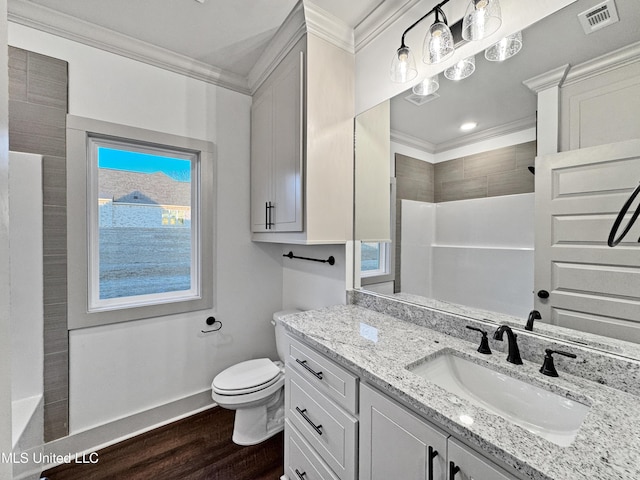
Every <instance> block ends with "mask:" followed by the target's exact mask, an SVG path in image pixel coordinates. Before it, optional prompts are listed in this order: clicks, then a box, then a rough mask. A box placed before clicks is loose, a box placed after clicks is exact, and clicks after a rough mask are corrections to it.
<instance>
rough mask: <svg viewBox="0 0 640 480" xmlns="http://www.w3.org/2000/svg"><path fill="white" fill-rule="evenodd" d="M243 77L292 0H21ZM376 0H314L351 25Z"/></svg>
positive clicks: (353, 24) (261, 50) (366, 13)
mask: <svg viewBox="0 0 640 480" xmlns="http://www.w3.org/2000/svg"><path fill="white" fill-rule="evenodd" d="M25 1H27V3H34V4H37V5H40V6H44V7H47V8H50V9H52V10H56V11H58V12H61V13H64V14H67V15H70V16H72V17H76V18H79V19H81V20H84V21H86V22H90V23H93V24H96V25H99V26H101V27H104V28H107V29H109V30H113V31H115V32H118V33H121V34H124V35H127V36H129V37H132V38H135V39H138V40H142V41H144V42H147V43H150V44H152V45H156V46H159V47H162V48H165V49H167V50H169V51H171V52H174V53H178V54H181V55H184V56H186V57H189V58H192V59H195V60H198V61H199V62H202V63H204V64H207V65H210V66H212V67H215V68H219V69H222V70H225V71H228V72H231V73H233V74H236V75H239V76H241V77H246V76H247V75H248V74H249V71H250V70H251V68H252V67H253V65H254V64H255V63H256V61H257V60H258V58H259V57H260V54H261V53H262V52H263V50H264V49H265V47H266V45H267V43H268V42H269V40H270V39H271V37H272V36H273V35H274V34H275V32H276V30H277V29H278V27H279V26H280V25H281V24H282V22H283V21H284V20H285V18H286V17H287V15H288V14H289V12H291V10H292V9H293V7H294V6H295V4H296V3H297V0H239V1H229V0H204V1H203V3H200V1H196V0H146V1H142V0H134V1H132V0H108V1H105V0H64V1H60V0H25ZM380 3H381V0H349V1H344V0H318V1H317V2H315V5H317V6H318V7H320V8H321V9H322V10H325V11H327V12H329V13H331V14H332V15H334V16H336V17H338V18H340V19H342V21H343V22H345V23H346V24H347V25H348V26H350V27H355V26H356V25H357V24H358V23H360V21H362V20H363V19H364V18H365V17H366V16H367V15H368V14H369V13H370V12H371V11H372V10H374V9H375V7H376V6H378V5H379V4H380Z"/></svg>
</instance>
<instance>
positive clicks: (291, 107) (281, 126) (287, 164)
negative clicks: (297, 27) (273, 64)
mask: <svg viewBox="0 0 640 480" xmlns="http://www.w3.org/2000/svg"><path fill="white" fill-rule="evenodd" d="M303 62H304V58H303V52H300V51H296V50H294V51H292V52H291V53H290V54H289V55H288V56H287V57H286V58H285V60H284V61H283V64H282V65H281V66H280V70H279V71H278V72H277V74H276V76H275V78H274V82H273V105H274V112H273V113H274V115H273V199H272V201H273V202H274V209H273V219H274V223H275V225H274V231H276V232H300V231H302V229H303V224H302V177H301V175H302V158H303V152H302V127H303V122H302V106H303V103H302V100H303V99H302V96H303V87H302V78H303V77H302V69H303V66H304V63H303Z"/></svg>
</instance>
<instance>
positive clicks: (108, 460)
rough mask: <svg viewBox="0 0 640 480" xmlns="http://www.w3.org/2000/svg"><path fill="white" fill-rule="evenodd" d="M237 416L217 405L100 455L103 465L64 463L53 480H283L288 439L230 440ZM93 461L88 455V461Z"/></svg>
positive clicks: (46, 474)
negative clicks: (244, 442) (244, 443)
mask: <svg viewBox="0 0 640 480" xmlns="http://www.w3.org/2000/svg"><path fill="white" fill-rule="evenodd" d="M234 413H235V412H233V411H231V410H224V409H222V408H220V407H214V408H212V409H210V410H207V411H205V412H202V413H199V414H197V415H193V416H191V417H188V418H185V419H183V420H180V421H177V422H174V423H171V424H169V425H165V426H164V427H160V428H157V429H155V430H152V431H150V432H147V433H143V434H141V435H138V436H136V437H134V438H131V439H129V440H125V441H123V442H120V443H117V444H115V445H112V446H110V447H107V448H105V449H103V450H99V451H98V458H99V460H98V462H97V463H96V464H89V463H85V464H82V463H78V464H76V463H71V464H65V465H60V466H58V467H55V468H52V469H50V470H47V471H46V472H44V473H43V474H42V476H43V477H47V478H49V479H50V480H76V479H78V480H80V479H82V480H103V479H104V480H138V479H145V480H149V479H154V480H278V479H279V478H280V476H281V475H282V474H283V465H284V451H283V450H284V437H283V434H282V433H279V434H277V435H275V436H273V437H271V438H270V439H269V440H267V441H266V442H263V443H261V444H259V445H253V446H249V447H241V446H239V445H236V444H234V443H233V442H232V441H231V433H232V431H233V418H234ZM87 458H88V457H87Z"/></svg>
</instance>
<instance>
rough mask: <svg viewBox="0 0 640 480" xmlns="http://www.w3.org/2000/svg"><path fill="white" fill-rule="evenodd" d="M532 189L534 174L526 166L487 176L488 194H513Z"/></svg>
mask: <svg viewBox="0 0 640 480" xmlns="http://www.w3.org/2000/svg"><path fill="white" fill-rule="evenodd" d="M533 191H534V176H533V175H531V172H529V170H527V169H526V168H521V169H519V170H514V171H513V172H505V173H498V174H495V175H489V177H488V196H490V197H497V196H501V195H514V194H517V193H531V192H533Z"/></svg>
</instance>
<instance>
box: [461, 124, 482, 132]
mask: <svg viewBox="0 0 640 480" xmlns="http://www.w3.org/2000/svg"><path fill="white" fill-rule="evenodd" d="M477 126H478V124H477V123H476V122H466V123H463V124H462V125H460V130H462V131H463V132H468V131H470V130H473V129H474V128H476V127H477Z"/></svg>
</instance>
